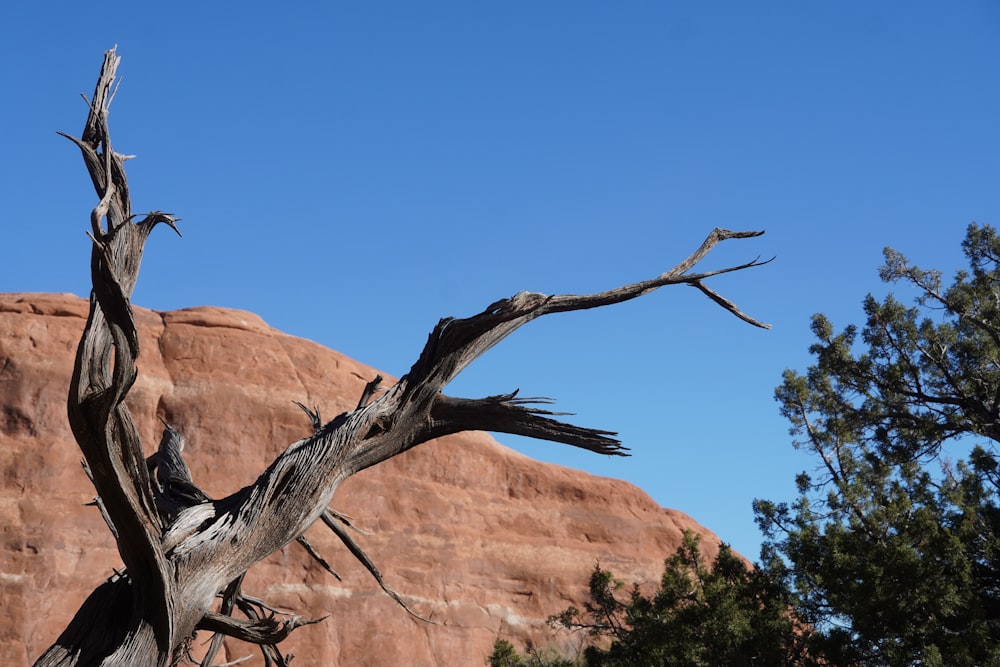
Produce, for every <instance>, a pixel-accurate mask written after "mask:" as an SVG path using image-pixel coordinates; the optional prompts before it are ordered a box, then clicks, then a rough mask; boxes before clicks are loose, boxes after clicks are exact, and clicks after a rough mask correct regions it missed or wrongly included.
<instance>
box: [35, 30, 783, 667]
mask: <svg viewBox="0 0 1000 667" xmlns="http://www.w3.org/2000/svg"><path fill="white" fill-rule="evenodd" d="M118 63H119V58H118V56H117V54H116V53H115V50H114V49H112V50H111V51H108V52H107V53H106V54H105V57H104V63H103V65H102V67H101V73H100V77H99V79H98V82H97V87H96V89H95V91H94V95H93V98H92V99H91V100H90V112H89V115H88V117H87V123H86V126H85V127H84V130H83V134H82V136H81V137H80V138H74V137H68V135H65V136H67V137H68V138H69V139H71V140H72V141H73V142H74V143H75V144H76V145H77V146H78V147H79V148H80V150H81V152H82V153H83V158H84V162H85V163H86V167H87V170H88V172H89V173H90V178H91V181H92V182H93V185H94V189H95V190H96V192H97V196H98V197H99V199H100V201H99V203H98V204H97V206H96V207H95V208H94V209H93V211H92V212H91V215H90V223H91V227H90V235H91V238H92V240H93V249H92V254H91V274H92V280H93V289H92V291H91V294H90V313H89V317H88V319H87V323H86V326H85V329H84V331H83V335H82V338H81V340H80V344H79V348H78V350H77V356H76V362H75V366H74V370H73V378H72V384H71V386H70V389H69V400H68V404H69V420H70V424H71V426H72V430H73V434H74V437H75V438H76V441H77V443H78V444H79V447H80V449H81V450H82V451H83V455H84V458H85V468H86V471H87V474H88V475H89V476H90V478H91V480H92V481H93V484H94V487H95V489H96V491H97V501H96V504H97V506H98V508H99V510H100V512H101V515H102V516H103V517H104V520H105V522H106V523H107V525H108V528H110V530H111V533H112V535H113V536H114V539H115V541H116V542H117V544H118V550H119V552H120V554H121V558H122V561H123V562H124V565H125V568H124V570H123V571H122V572H120V573H118V572H116V573H115V575H114V576H112V577H111V578H109V579H108V580H106V581H105V582H104V583H102V584H100V585H99V586H98V587H97V588H96V589H95V590H94V592H93V593H92V594H91V595H90V597H89V598H88V599H87V600H86V601H85V602H84V603H83V606H82V607H81V608H80V610H79V611H78V612H77V614H76V616H75V617H74V618H73V620H72V621H71V622H70V624H69V626H68V627H67V628H66V629H65V631H63V633H62V634H61V635H60V636H59V638H58V639H57V640H56V642H55V643H54V644H53V645H52V646H51V647H50V648H49V649H48V650H47V651H46V652H45V653H44V654H43V655H42V656H41V657H40V658H39V659H38V661H37V662H36V665H42V666H52V665H158V666H161V667H162V666H166V665H175V664H177V663H178V662H179V661H181V660H182V659H183V658H184V657H185V655H186V650H187V646H188V644H189V643H190V640H191V638H192V637H193V635H194V633H195V632H196V631H197V630H206V631H209V632H213V633H216V636H215V641H214V642H213V643H212V648H211V650H210V651H209V655H208V656H207V657H206V658H205V660H204V662H203V663H202V664H204V665H208V664H210V661H211V660H212V657H213V656H214V655H215V653H216V650H217V648H218V645H219V641H220V640H221V638H222V636H223V635H225V636H230V637H235V638H238V639H241V640H244V641H247V642H251V643H253V644H256V645H258V646H259V647H261V650H262V651H263V653H264V657H265V661H266V662H267V663H268V664H277V665H282V664H285V662H286V657H285V656H283V655H282V654H281V653H280V652H279V651H278V649H277V645H278V643H279V642H280V641H281V640H282V639H284V638H285V637H286V636H288V634H289V633H290V632H291V631H292V630H294V629H295V628H296V627H297V626H300V625H303V624H305V623H310V622H313V621H303V620H302V619H300V618H299V617H294V616H293V617H288V618H284V619H282V618H281V617H279V616H276V615H275V613H274V610H272V609H271V608H270V607H269V606H268V605H267V604H266V603H265V602H263V601H261V600H257V599H254V598H251V597H249V596H246V595H244V594H243V593H242V592H241V590H240V584H241V582H242V578H243V575H244V573H246V572H247V570H248V569H249V568H251V567H252V566H253V565H254V564H256V563H258V562H260V561H261V560H262V559H264V558H265V557H267V556H268V555H269V554H271V553H273V552H274V551H276V550H278V549H281V548H282V547H284V546H285V545H287V544H289V543H290V542H292V541H294V540H299V541H300V543H301V544H302V545H303V546H304V547H305V548H306V549H307V550H308V551H309V553H310V554H311V555H313V557H314V558H316V559H317V560H318V561H319V562H320V563H321V564H323V565H324V566H325V567H327V568H328V569H329V566H327V565H326V562H325V561H324V560H323V559H322V557H321V556H320V555H319V554H318V553H317V552H316V551H315V549H313V548H312V545H310V544H309V543H308V542H307V541H305V539H304V538H303V537H302V535H303V533H304V532H305V531H306V529H307V528H309V526H311V525H312V524H313V523H314V522H315V521H317V520H322V521H323V522H324V523H325V524H326V525H327V526H328V527H329V528H330V529H331V530H332V531H333V532H334V533H335V534H336V535H337V536H338V537H339V538H340V539H341V540H343V542H344V544H345V545H346V546H347V548H348V549H349V550H350V551H351V553H352V554H353V555H355V556H356V557H357V558H358V559H359V560H361V562H362V563H364V564H365V566H366V567H367V568H368V569H369V570H370V571H371V572H372V574H373V575H374V576H375V577H376V579H378V582H379V583H380V584H382V586H383V588H385V589H386V591H387V592H388V593H390V594H391V595H393V596H394V597H395V598H396V599H397V601H400V603H401V604H402V600H401V599H400V598H399V596H397V595H395V594H394V593H392V592H391V591H390V590H389V589H388V588H387V587H386V586H385V584H384V583H383V582H382V579H381V575H380V574H379V572H378V570H377V569H376V567H375V565H374V564H373V563H372V561H371V560H370V559H369V558H368V556H367V555H366V554H365V553H364V552H363V551H362V550H361V549H360V548H359V547H358V545H357V544H356V543H355V542H354V540H353V539H352V537H351V536H350V535H348V533H347V532H346V531H345V525H346V522H345V521H344V519H343V517H340V516H339V515H338V514H336V513H335V512H333V511H332V510H330V509H329V505H330V501H331V499H332V497H333V494H334V491H336V489H337V487H338V486H339V485H340V484H341V482H343V481H344V480H345V479H347V478H348V477H350V476H351V475H353V474H355V473H357V472H359V471H361V470H364V469H365V468H368V467H369V466H373V465H376V464H377V463H380V462H382V461H385V460H386V459H389V458H391V457H393V456H396V455H397V454H400V453H402V452H404V451H406V450H408V449H410V448H412V447H416V446H417V445H420V444H422V443H425V442H427V441H429V440H433V439H434V438H439V437H441V436H444V435H447V434H451V433H458V432H460V431H467V430H483V431H494V432H502V433H513V434H518V435H524V436H530V437H534V438H542V439H545V440H551V441H555V442H560V443H564V444H567V445H572V446H574V447H581V448H583V449H588V450H590V451H593V452H597V453H600V454H611V455H624V453H625V452H624V449H625V448H624V447H622V445H621V443H620V442H618V441H617V440H616V439H615V438H614V435H615V434H614V433H612V432H609V431H601V430H597V429H590V428H581V427H578V426H573V425H571V424H567V423H564V422H562V421H559V420H557V419H555V417H557V416H558V413H554V412H550V411H548V410H545V409H543V408H541V407H539V404H545V403H546V402H547V401H546V400H545V399H525V398H519V397H518V396H517V395H516V392H514V393H509V394H501V395H497V396H488V397H486V398H477V399H470V398H457V397H454V396H447V395H445V394H444V393H442V389H443V388H444V386H445V385H447V384H448V383H449V382H450V381H451V380H452V379H454V378H455V376H457V375H458V374H459V373H460V372H461V371H462V370H463V369H464V368H465V367H466V366H468V365H469V364H470V363H472V362H473V361H474V360H475V359H476V358H477V357H479V356H480V355H482V354H483V353H484V352H485V351H486V350H488V349H489V348H490V347H492V346H493V345H496V344H497V343H499V342H500V341H501V340H503V339H504V338H505V337H506V336H507V335H509V334H510V333H511V332H513V331H514V330H515V329H517V328H518V327H520V326H522V325H524V324H526V323H528V322H530V321H531V320H533V319H535V318H537V317H541V316H542V315H548V314H550V313H559V312H566V311H573V310H583V309H587V308H598V307H601V306H608V305H611V304H615V303H619V302H621V301H626V300H628V299H633V298H635V297H638V296H642V295H643V294H647V293H649V292H651V291H653V290H655V289H657V288H659V287H663V286H664V285H676V284H686V285H690V286H693V287H696V288H698V289H699V290H701V291H702V292H703V293H705V294H706V295H707V296H708V297H709V298H711V299H712V300H713V301H715V302H716V303H718V304H719V305H720V306H722V307H723V308H725V309H726V310H728V311H729V312H731V313H733V314H734V315H736V316H737V317H739V318H741V319H743V320H745V321H747V322H749V323H751V324H754V325H756V326H761V327H766V326H767V325H764V324H761V323H759V322H757V321H756V320H754V319H753V318H751V317H749V316H748V315H745V314H744V313H742V312H741V311H740V310H739V309H738V308H737V306H736V305H735V304H734V303H732V302H731V301H729V300H727V299H725V298H724V297H722V296H720V295H719V294H717V293H716V292H714V291H713V290H711V289H709V288H708V287H707V286H706V285H705V284H704V283H703V281H704V279H706V278H709V277H710V276H714V275H717V274H721V273H727V272H732V271H739V270H741V269H746V268H750V267H754V266H759V265H761V264H764V263H766V262H763V261H759V260H758V259H755V260H753V261H750V262H747V263H746V264H741V265H739V266H732V267H728V268H724V269H720V270H715V271H708V272H702V273H697V272H692V270H693V269H694V267H695V266H696V265H697V264H698V262H699V261H700V260H701V259H702V258H704V257H705V256H706V255H707V254H708V253H709V251H710V250H711V249H712V248H713V247H714V246H715V245H716V244H718V243H719V242H721V241H724V240H727V239H733V238H748V237H752V236H758V235H759V234H761V233H762V232H731V231H726V230H722V229H716V230H714V231H713V232H712V233H711V234H709V236H708V238H707V239H706V240H705V242H704V243H703V244H702V245H701V247H700V248H698V249H697V250H696V251H695V252H694V253H693V254H692V255H691V256H690V257H688V258H687V259H685V260H684V261H682V262H681V263H680V264H678V265H677V266H675V267H674V268H672V269H670V270H669V271H667V272H666V273H663V274H661V275H660V276H658V277H656V278H652V279H650V280H645V281H642V282H638V283H634V284H630V285H624V286H622V287H618V288H615V289H611V290H608V291H606V292H600V293H597V294H589V295H583V296H575V295H545V294H537V293H532V292H521V293H519V294H516V295H514V296H513V297H511V298H509V299H501V300H500V301H497V302H495V303H492V304H490V305H489V306H488V307H487V308H486V309H485V310H484V311H483V312H481V313H479V314H478V315H475V316H473V317H469V318H465V319H455V318H445V319H442V320H441V321H440V322H438V324H437V326H435V327H434V329H433V331H432V332H431V333H430V336H429V337H428V339H427V343H426V344H425V345H424V348H423V350H422V352H421V353H420V357H419V358H418V359H417V361H416V363H414V364H413V366H412V367H411V368H410V370H409V372H408V373H406V374H405V375H404V376H403V377H402V378H400V380H399V381H398V382H396V383H395V384H394V385H392V386H390V387H387V388H385V389H384V391H381V389H382V388H381V387H379V383H380V381H381V378H375V379H374V380H373V381H372V382H371V383H369V385H368V387H367V388H366V390H365V392H364V395H363V396H362V398H361V400H360V401H359V403H358V405H357V407H356V408H355V409H354V410H352V411H350V412H345V413H343V414H340V415H337V416H336V417H334V418H333V419H332V420H330V421H327V422H324V421H323V420H322V419H321V418H320V415H319V411H318V410H310V409H308V408H305V407H304V406H303V409H305V410H306V412H307V414H308V415H309V417H310V419H311V420H312V423H313V432H312V434H311V435H310V436H309V437H307V438H304V439H302V440H299V441H298V442H295V443H293V444H291V445H290V446H289V447H288V448H287V449H286V450H285V451H284V452H283V453H282V454H281V455H280V456H278V458H277V459H275V461H274V462H273V463H272V464H271V465H270V466H269V467H268V468H267V470H265V471H264V472H263V473H262V474H261V475H260V477H259V478H258V479H257V481H256V482H254V483H253V484H252V485H250V486H248V487H246V488H243V489H240V490H238V491H235V492H233V493H232V494H231V495H229V496H227V497H225V498H219V499H211V498H209V497H208V496H206V495H205V494H204V493H203V492H201V491H200V490H199V489H198V488H197V486H195V484H194V481H193V480H192V479H191V474H190V472H189V471H188V468H187V465H186V464H185V463H184V459H183V456H182V453H181V452H182V448H183V436H182V435H181V434H180V433H178V432H177V431H176V430H174V429H173V428H172V427H170V426H169V425H166V428H165V430H164V433H163V439H162V441H161V443H160V446H159V449H158V451H157V452H156V453H154V454H151V455H150V456H149V457H148V458H147V457H146V456H145V455H144V454H143V449H142V445H141V443H140V440H139V436H138V433H137V430H136V428H135V426H134V424H133V422H132V417H131V415H130V413H129V409H128V407H127V406H126V404H125V399H126V396H127V395H128V393H129V390H130V388H131V387H132V385H133V383H134V382H135V380H136V373H137V372H136V365H135V364H136V359H137V358H138V356H139V339H138V335H137V332H136V326H135V322H134V321H133V312H132V305H131V303H130V297H131V295H132V290H133V288H134V286H135V283H136V278H137V275H138V271H139V264H140V260H141V257H142V251H143V246H144V244H145V242H146V240H147V238H148V237H149V234H150V232H152V230H153V228H154V227H156V225H157V224H159V223H164V224H166V225H168V226H170V227H172V228H174V230H175V231H177V228H176V226H175V221H176V218H174V217H173V216H172V215H170V214H167V213H162V212H159V211H154V212H152V213H149V214H146V215H144V216H142V219H141V220H137V218H138V216H136V215H135V214H133V213H132V210H131V203H130V198H129V189H128V183H127V181H126V178H125V169H124V163H125V161H126V160H127V159H128V156H126V155H123V154H120V153H117V152H115V150H114V149H113V148H112V144H111V138H110V136H109V134H108V105H109V104H110V103H111V100H112V97H113V96H114V92H115V88H116V86H115V82H116V71H117V67H118ZM380 391H381V393H380ZM376 395H378V397H377V398H375V396H376ZM217 598H221V602H220V603H219V607H218V609H219V610H218V611H214V610H213V604H214V603H215V602H216V600H217ZM404 606H405V605H404ZM237 611H238V612H239V618H238V617H237Z"/></svg>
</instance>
